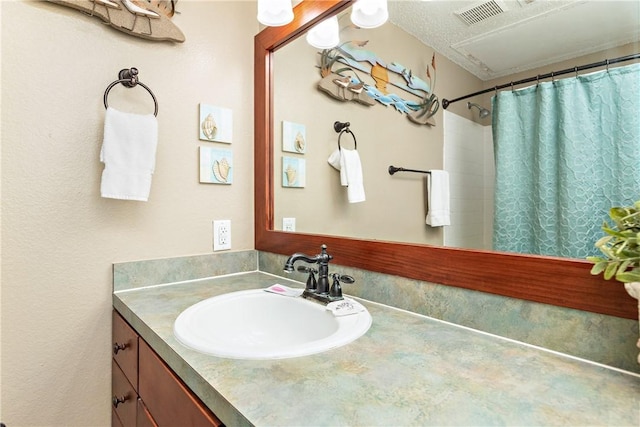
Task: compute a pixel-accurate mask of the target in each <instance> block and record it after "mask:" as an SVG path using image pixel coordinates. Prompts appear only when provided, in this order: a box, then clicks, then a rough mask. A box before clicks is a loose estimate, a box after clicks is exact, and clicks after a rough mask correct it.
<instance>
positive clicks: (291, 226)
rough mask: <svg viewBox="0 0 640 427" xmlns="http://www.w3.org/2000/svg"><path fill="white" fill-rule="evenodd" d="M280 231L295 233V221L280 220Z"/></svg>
mask: <svg viewBox="0 0 640 427" xmlns="http://www.w3.org/2000/svg"><path fill="white" fill-rule="evenodd" d="M282 231H290V232H293V231H296V219H295V218H282Z"/></svg>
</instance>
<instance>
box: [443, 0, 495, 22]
mask: <svg viewBox="0 0 640 427" xmlns="http://www.w3.org/2000/svg"><path fill="white" fill-rule="evenodd" d="M506 10H507V8H506V7H505V6H504V3H502V2H500V1H496V0H489V1H483V2H482V3H479V4H476V5H473V6H469V7H466V8H464V9H461V10H458V11H456V12H454V14H455V15H456V16H457V17H458V18H460V19H462V22H464V23H465V24H467V25H473V24H477V23H478V22H482V21H484V20H485V19H488V18H491V17H492V16H496V15H500V14H502V13H504V12H505V11H506Z"/></svg>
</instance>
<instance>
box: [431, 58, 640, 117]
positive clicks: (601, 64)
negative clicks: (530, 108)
mask: <svg viewBox="0 0 640 427" xmlns="http://www.w3.org/2000/svg"><path fill="white" fill-rule="evenodd" d="M639 58H640V53H634V54H633V55H627V56H621V57H619V58H614V59H606V60H604V61H600V62H594V63H592V64H587V65H581V66H579V67H573V68H567V69H566V70H561V71H552V72H550V73H547V74H538V75H537V76H534V77H529V78H526V79H522V80H518V81H515V82H510V83H505V84H502V85H500V86H495V87H492V88H489V89H484V90H481V91H478V92H474V93H471V94H469V95H465V96H461V97H459V98H456V99H451V100H448V99H443V100H442V108H444V109H445V110H446V109H447V107H448V106H449V104H453V103H454V102H458V101H462V100H463V99H467V98H471V97H474V96H477V95H482V94H484V93H489V92H493V91H496V92H497V91H498V90H499V89H505V88H508V87H510V88H513V86H515V85H520V84H523V83H530V82H535V81H539V80H540V79H548V78H549V77H551V78H554V77H555V76H561V75H563V74H569V73H576V74H577V73H578V71H583V70H588V69H590V68H596V67H604V66H605V65H606V66H607V68H608V67H609V65H611V64H615V63H618V62H625V61H631V60H632V59H639Z"/></svg>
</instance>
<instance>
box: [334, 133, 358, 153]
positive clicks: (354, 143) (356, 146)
mask: <svg viewBox="0 0 640 427" xmlns="http://www.w3.org/2000/svg"><path fill="white" fill-rule="evenodd" d="M345 132H346V133H350V134H351V136H352V137H353V149H354V150H357V149H358V142H357V141H356V135H355V134H354V133H353V132H351V131H350V130H349V128H345V129H344V130H342V131H341V132H340V135H338V150H342V147H341V146H340V138H342V134H343V133H345Z"/></svg>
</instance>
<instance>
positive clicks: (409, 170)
mask: <svg viewBox="0 0 640 427" xmlns="http://www.w3.org/2000/svg"><path fill="white" fill-rule="evenodd" d="M396 172H416V173H426V174H427V175H431V171H421V170H417V169H405V168H398V167H395V166H389V175H393V174H394V173H396Z"/></svg>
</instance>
